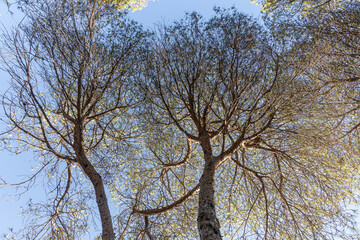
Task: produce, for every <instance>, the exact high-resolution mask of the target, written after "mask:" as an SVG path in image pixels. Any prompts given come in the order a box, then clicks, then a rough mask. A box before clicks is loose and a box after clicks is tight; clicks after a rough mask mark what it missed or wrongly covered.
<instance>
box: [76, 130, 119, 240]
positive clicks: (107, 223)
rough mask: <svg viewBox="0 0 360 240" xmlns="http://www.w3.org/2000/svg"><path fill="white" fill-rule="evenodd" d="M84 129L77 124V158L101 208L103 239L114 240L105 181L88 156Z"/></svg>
mask: <svg viewBox="0 0 360 240" xmlns="http://www.w3.org/2000/svg"><path fill="white" fill-rule="evenodd" d="M82 142H83V140H82V129H81V126H79V125H78V126H75V134H74V149H75V154H76V160H77V162H78V163H79V165H80V166H81V168H82V170H83V171H84V173H85V174H86V176H87V177H88V178H89V179H90V181H91V183H92V185H93V187H94V190H95V196H96V204H97V206H98V209H99V213H100V219H101V226H102V239H103V240H114V239H115V234H114V229H113V223H112V218H111V214H110V209H109V205H108V201H107V197H106V192H105V187H104V183H103V181H102V178H101V176H100V174H99V173H98V172H97V171H96V169H95V168H94V166H93V165H92V164H91V162H90V161H89V160H88V158H87V157H86V154H85V152H84V149H83V145H82Z"/></svg>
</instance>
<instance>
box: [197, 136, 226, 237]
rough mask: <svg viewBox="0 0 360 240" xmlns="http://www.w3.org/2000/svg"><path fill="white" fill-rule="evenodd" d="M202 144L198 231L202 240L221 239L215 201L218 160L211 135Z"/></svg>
mask: <svg viewBox="0 0 360 240" xmlns="http://www.w3.org/2000/svg"><path fill="white" fill-rule="evenodd" d="M201 146H202V148H203V151H204V158H205V167H204V170H203V174H202V176H201V178H200V191H199V206H198V219H197V223H198V231H199V235H200V239H201V240H221V239H222V237H221V233H220V223H219V220H218V219H217V216H216V211H215V203H214V195H215V170H216V163H217V161H216V158H214V157H213V155H212V151H211V145H210V138H209V137H206V138H204V139H203V140H202V143H201Z"/></svg>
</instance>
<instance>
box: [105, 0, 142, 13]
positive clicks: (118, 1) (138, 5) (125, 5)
mask: <svg viewBox="0 0 360 240" xmlns="http://www.w3.org/2000/svg"><path fill="white" fill-rule="evenodd" d="M99 1H100V2H103V3H106V4H111V5H113V6H114V7H115V8H116V9H118V10H123V9H130V10H133V11H136V10H141V9H142V8H144V7H146V6H147V3H148V1H149V0H99Z"/></svg>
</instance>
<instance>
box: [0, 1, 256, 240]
mask: <svg viewBox="0 0 360 240" xmlns="http://www.w3.org/2000/svg"><path fill="white" fill-rule="evenodd" d="M215 6H219V7H223V8H229V7H232V6H235V7H236V8H237V9H238V10H239V11H241V12H245V13H247V14H249V15H252V16H253V17H255V18H259V13H260V7H259V6H257V5H255V4H253V3H251V2H250V0H157V1H154V2H149V5H148V7H146V8H144V9H143V10H140V11H135V12H132V13H130V14H129V16H130V17H131V18H133V19H134V20H136V21H138V22H140V23H141V24H143V25H144V26H146V27H150V28H151V27H153V26H154V25H155V24H156V23H171V22H173V21H174V20H177V19H180V18H182V17H183V16H184V15H185V12H192V11H196V12H198V13H200V14H201V15H203V16H204V17H206V18H208V17H210V16H211V15H212V13H213V8H214V7H215ZM11 11H13V14H12V15H11V14H10V13H9V12H8V11H7V7H6V5H5V4H4V3H3V0H0V15H1V16H0V25H1V29H4V28H6V29H11V28H12V27H14V26H16V25H17V23H18V22H19V21H20V20H21V18H22V16H21V14H20V13H19V12H17V11H16V8H15V7H13V8H12V9H11ZM0 48H1V44H0ZM9 81H10V79H9V77H8V76H7V74H6V73H4V72H3V71H1V70H0V93H1V94H3V93H4V91H6V89H7V88H8V83H9ZM1 112H2V111H1V110H0V114H1ZM0 117H3V116H2V114H1V116H0ZM3 127H4V126H1V125H0V129H3ZM36 165H37V162H36V159H34V157H33V156H32V154H31V153H23V154H20V155H14V154H10V153H8V152H4V151H1V150H0V178H3V179H5V180H7V181H8V182H10V183H15V182H19V181H22V180H23V179H24V178H25V176H29V175H31V174H32V173H33V171H32V168H35V167H36ZM21 190H22V189H16V188H15V187H6V188H4V187H1V188H0V213H1V214H0V239H2V236H3V234H4V233H7V232H9V228H14V229H20V228H21V227H22V226H23V220H24V218H22V217H20V216H19V213H20V211H21V210H20V207H21V206H24V205H26V202H27V201H28V199H29V198H32V199H36V200H39V201H46V197H44V193H43V190H42V183H41V178H40V179H39V181H37V185H35V186H34V187H33V188H32V189H31V190H30V191H29V192H27V193H26V194H25V195H23V196H22V197H21V198H20V199H18V198H17V197H16V196H15V195H16V194H17V193H20V192H21Z"/></svg>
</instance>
